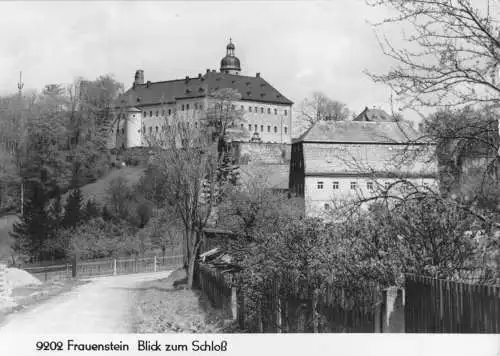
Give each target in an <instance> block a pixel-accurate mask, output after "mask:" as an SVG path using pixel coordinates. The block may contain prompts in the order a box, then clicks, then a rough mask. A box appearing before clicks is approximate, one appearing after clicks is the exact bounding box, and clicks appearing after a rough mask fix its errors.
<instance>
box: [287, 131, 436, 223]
mask: <svg viewBox="0 0 500 356" xmlns="http://www.w3.org/2000/svg"><path fill="white" fill-rule="evenodd" d="M433 151H434V145H433V144H432V143H430V142H422V141H421V140H420V139H419V134H418V132H416V131H415V130H414V129H413V128H412V127H411V126H410V125H409V124H408V123H405V122H394V121H391V122H389V121H386V122H381V121H372V122H370V121H333V122H332V121H327V122H325V121H323V122H318V123H316V124H315V125H314V126H312V127H311V128H309V129H308V130H307V131H306V132H305V133H304V134H303V135H302V136H300V137H299V138H297V139H294V140H293V142H292V152H291V160H290V180H289V190H290V192H291V193H294V194H295V195H297V196H299V197H302V198H303V199H304V203H305V204H304V206H305V214H306V215H308V216H321V215H322V214H324V213H328V210H331V209H332V208H334V207H335V204H336V203H343V202H346V201H349V200H354V199H359V198H368V197H370V196H373V195H374V194H378V192H379V190H380V188H382V189H383V188H384V187H388V186H390V185H391V184H392V183H394V182H395V181H397V180H399V179H401V178H404V179H405V180H407V181H409V182H412V183H414V184H418V185H429V186H434V187H437V186H436V184H437V183H436V173H437V164H436V162H435V160H434V159H433ZM405 155H406V158H405Z"/></svg>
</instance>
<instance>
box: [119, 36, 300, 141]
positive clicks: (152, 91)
mask: <svg viewBox="0 0 500 356" xmlns="http://www.w3.org/2000/svg"><path fill="white" fill-rule="evenodd" d="M226 50H227V53H226V56H225V57H224V58H223V59H222V60H221V66H220V70H219V71H215V70H209V69H207V70H206V72H205V73H200V74H198V75H197V76H195V77H189V76H186V77H184V78H183V79H175V80H167V81H159V82H151V81H145V79H144V71H143V70H137V71H136V74H135V80H134V84H133V86H132V87H131V88H130V89H129V90H127V91H126V92H125V94H124V95H123V96H122V97H121V98H120V99H119V105H118V106H119V107H120V108H121V109H120V110H117V115H125V116H124V117H123V119H122V120H118V122H119V126H118V127H117V128H114V129H115V130H116V129H118V135H116V132H115V133H114V135H112V136H113V139H114V137H117V140H118V142H112V143H111V144H112V145H113V146H116V147H123V148H129V147H137V146H145V145H146V142H147V140H146V138H147V136H148V135H151V134H154V133H155V132H161V130H162V128H163V126H164V125H175V124H176V121H179V120H183V121H187V122H189V123H190V125H192V126H191V127H193V128H195V129H196V128H199V127H200V120H201V119H202V118H203V116H204V113H205V110H206V109H207V106H208V105H210V103H209V100H208V99H209V95H210V94H211V93H213V92H215V91H217V90H219V89H224V88H230V89H234V90H237V91H238V92H239V94H240V95H241V99H240V100H238V101H235V102H234V103H233V105H234V108H235V109H237V110H241V111H242V113H243V122H242V123H239V124H238V125H240V127H238V128H237V129H239V130H240V131H241V133H242V134H241V135H238V137H239V140H243V141H251V140H252V138H253V139H254V140H255V139H256V138H257V139H258V140H259V141H261V142H264V143H287V144H290V142H291V132H292V130H291V127H292V104H293V103H292V102H291V101H290V100H289V99H287V98H286V97H285V96H284V95H283V94H281V93H280V92H279V91H278V90H277V89H275V88H274V87H273V86H272V85H271V84H270V83H268V82H267V81H266V80H265V79H264V78H262V76H261V75H260V73H257V74H256V75H255V76H246V75H241V65H240V61H239V59H238V58H237V57H236V56H235V46H234V44H233V43H232V42H231V41H230V43H229V44H228V45H227V47H226ZM124 108H125V109H124Z"/></svg>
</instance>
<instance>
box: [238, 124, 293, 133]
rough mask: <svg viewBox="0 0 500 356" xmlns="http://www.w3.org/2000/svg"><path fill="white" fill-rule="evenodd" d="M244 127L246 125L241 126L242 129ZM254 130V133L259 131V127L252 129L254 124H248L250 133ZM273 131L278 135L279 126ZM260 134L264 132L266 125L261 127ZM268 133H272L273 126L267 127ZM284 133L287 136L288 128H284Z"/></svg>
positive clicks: (254, 126)
mask: <svg viewBox="0 0 500 356" xmlns="http://www.w3.org/2000/svg"><path fill="white" fill-rule="evenodd" d="M243 127H244V125H243V124H241V128H243ZM252 128H253V131H255V132H258V131H259V125H257V124H255V125H253V127H252V124H248V131H252ZM273 130H274V133H278V126H274V128H273ZM260 132H264V125H260ZM267 132H271V125H267ZM283 132H284V133H285V134H287V133H288V127H286V126H284V127H283Z"/></svg>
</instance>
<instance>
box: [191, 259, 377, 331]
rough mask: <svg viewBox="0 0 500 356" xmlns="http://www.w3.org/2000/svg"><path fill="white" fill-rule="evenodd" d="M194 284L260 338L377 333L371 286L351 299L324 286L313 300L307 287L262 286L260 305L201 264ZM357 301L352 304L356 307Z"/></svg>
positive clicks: (279, 283) (228, 276)
mask: <svg viewBox="0 0 500 356" xmlns="http://www.w3.org/2000/svg"><path fill="white" fill-rule="evenodd" d="M197 271H198V272H197V284H198V286H199V287H200V289H201V290H202V292H203V293H204V294H205V295H206V296H207V297H208V299H209V300H210V301H211V302H212V305H213V306H214V307H216V308H220V309H222V310H223V311H224V312H225V314H226V315H228V314H229V315H230V316H231V317H232V318H233V319H234V320H237V321H238V324H239V326H240V329H242V330H246V331H251V332H261V333H276V332H278V333H302V332H323V333H330V332H349V333H370V332H377V331H380V303H381V300H382V299H381V298H382V293H381V290H380V289H379V288H378V287H376V286H374V287H373V288H370V290H364V291H359V293H361V294H362V297H361V298H360V295H359V293H358V295H350V294H349V293H348V292H346V291H345V290H342V289H339V288H335V287H334V286H328V287H327V288H326V289H325V290H323V291H321V292H319V293H316V294H315V295H316V296H314V295H312V293H311V289H310V288H309V285H308V284H307V283H301V284H299V283H297V284H296V285H295V286H294V287H291V288H290V283H289V282H290V281H288V283H287V284H286V286H287V287H285V284H284V283H283V280H281V281H280V280H272V281H267V282H265V283H263V284H262V286H261V288H262V289H261V291H262V294H261V296H260V297H259V298H258V299H255V298H252V299H250V297H249V296H247V295H245V294H244V293H243V291H242V290H241V289H239V288H238V286H237V283H236V281H237V280H238V277H237V276H235V275H234V276H232V275H231V274H223V273H221V272H220V271H217V270H216V269H215V268H211V267H208V266H206V265H203V264H200V265H198V268H197ZM354 300H356V302H354Z"/></svg>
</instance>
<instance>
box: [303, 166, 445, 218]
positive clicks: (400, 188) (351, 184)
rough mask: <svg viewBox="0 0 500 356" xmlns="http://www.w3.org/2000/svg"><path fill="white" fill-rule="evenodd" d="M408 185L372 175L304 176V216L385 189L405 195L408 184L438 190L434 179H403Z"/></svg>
mask: <svg viewBox="0 0 500 356" xmlns="http://www.w3.org/2000/svg"><path fill="white" fill-rule="evenodd" d="M404 181H407V182H408V183H410V185H407V186H405V185H404V184H402V180H401V179H394V178H371V177H360V176H356V175H353V176H350V177H349V176H348V177H345V176H344V177H335V176H330V177H325V176H307V177H305V184H304V197H305V199H304V202H305V213H306V215H307V216H321V215H324V214H329V213H331V210H333V209H335V208H338V207H339V206H341V205H342V204H345V203H348V202H353V201H362V200H363V199H367V198H370V197H374V196H377V195H378V196H381V193H382V192H384V191H387V190H388V191H389V194H390V195H399V194H405V192H408V191H411V189H412V187H411V184H414V185H415V186H416V187H418V188H419V189H422V188H424V189H431V190H433V191H437V189H438V183H437V181H436V180H435V179H433V178H409V179H405V180H404Z"/></svg>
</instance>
